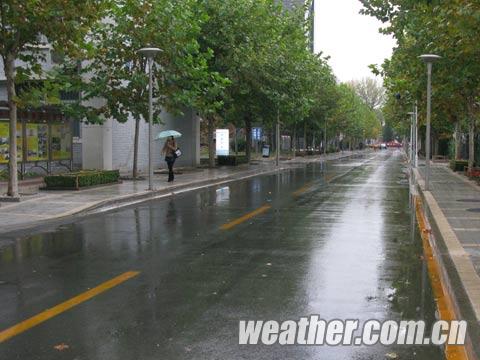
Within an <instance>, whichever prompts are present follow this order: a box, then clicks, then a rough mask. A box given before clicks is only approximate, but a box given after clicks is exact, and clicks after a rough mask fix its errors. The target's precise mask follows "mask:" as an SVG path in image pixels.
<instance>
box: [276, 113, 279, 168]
mask: <svg viewBox="0 0 480 360" xmlns="http://www.w3.org/2000/svg"><path fill="white" fill-rule="evenodd" d="M275 137H276V140H275V142H276V143H277V148H276V149H275V150H276V154H275V166H277V167H278V166H279V165H280V109H277V124H276V125H275Z"/></svg>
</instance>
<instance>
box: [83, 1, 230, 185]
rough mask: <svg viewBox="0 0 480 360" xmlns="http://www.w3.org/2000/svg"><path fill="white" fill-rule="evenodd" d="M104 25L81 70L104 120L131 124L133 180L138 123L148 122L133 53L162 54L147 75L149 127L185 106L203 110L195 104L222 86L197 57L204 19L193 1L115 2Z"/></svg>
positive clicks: (204, 55) (143, 80)
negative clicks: (151, 102) (151, 91)
mask: <svg viewBox="0 0 480 360" xmlns="http://www.w3.org/2000/svg"><path fill="white" fill-rule="evenodd" d="M108 19H109V20H110V21H105V22H103V23H102V24H101V26H99V27H98V28H97V29H96V30H95V32H94V37H93V41H94V46H95V48H96V49H95V52H94V54H95V56H94V58H93V59H92V62H91V63H90V65H89V66H88V67H87V68H86V71H87V72H89V73H90V74H91V83H90V87H89V91H88V97H89V98H93V97H101V98H103V99H104V100H105V102H104V106H102V107H101V108H100V111H101V113H102V114H103V115H104V116H105V117H106V118H110V117H111V118H114V119H116V120H117V121H119V122H126V121H128V120H129V119H130V118H133V119H134V121H135V132H134V157H133V169H132V175H133V177H134V178H136V177H137V176H138V145H139V127H140V121H141V120H142V119H144V120H145V121H148V97H147V96H146V91H147V85H148V76H147V74H146V73H145V68H146V59H145V58H144V57H142V56H141V55H140V54H139V53H138V50H139V49H140V48H142V47H148V46H151V47H158V48H160V49H161V50H162V52H161V53H160V54H158V55H157V56H156V58H155V63H156V64H157V66H155V68H154V69H153V72H154V78H155V86H154V98H155V101H154V109H153V110H154V122H155V123H161V119H160V114H161V112H162V111H163V110H164V109H166V110H169V111H172V112H176V113H180V112H181V111H182V109H183V108H185V107H187V106H194V105H200V104H203V103H202V102H201V101H200V100H201V99H203V100H204V99H205V97H206V96H207V95H209V93H211V92H212V91H213V92H216V91H220V90H221V88H222V86H223V85H222V84H223V82H222V79H221V78H219V76H217V74H214V73H210V72H209V71H208V66H207V60H208V58H209V57H211V55H212V54H211V52H210V51H206V52H202V51H201V49H200V46H199V43H198V41H197V39H198V36H199V32H200V29H201V24H202V23H203V22H205V21H206V20H207V17H206V15H205V14H204V12H203V11H202V10H201V9H200V8H199V7H198V6H197V2H196V1H195V0H177V1H172V0H145V1H144V0H115V1H114V2H113V3H112V5H111V7H110V10H109V11H108ZM211 89H213V90H211ZM216 105H217V104H216V103H214V104H210V108H212V107H215V106H216ZM203 108H206V105H205V106H203Z"/></svg>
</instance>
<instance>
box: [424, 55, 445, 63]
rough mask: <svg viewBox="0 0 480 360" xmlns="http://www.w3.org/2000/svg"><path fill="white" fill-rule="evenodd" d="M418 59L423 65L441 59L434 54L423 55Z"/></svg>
mask: <svg viewBox="0 0 480 360" xmlns="http://www.w3.org/2000/svg"><path fill="white" fill-rule="evenodd" d="M419 58H420V59H422V60H423V61H424V62H425V64H432V63H434V62H435V61H437V60H439V59H441V58H442V57H441V56H438V55H435V54H424V55H420V56H419Z"/></svg>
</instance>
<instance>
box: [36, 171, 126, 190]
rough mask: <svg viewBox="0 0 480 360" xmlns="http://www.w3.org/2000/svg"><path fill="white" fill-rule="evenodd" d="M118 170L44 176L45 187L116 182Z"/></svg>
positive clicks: (56, 187) (54, 187) (65, 187)
mask: <svg viewBox="0 0 480 360" xmlns="http://www.w3.org/2000/svg"><path fill="white" fill-rule="evenodd" d="M119 178H120V173H119V171H118V170H86V171H78V172H72V173H66V174H59V175H49V176H45V178H44V180H45V184H47V189H77V190H78V189H79V188H82V187H87V186H95V185H102V184H110V183H116V182H118V180H119Z"/></svg>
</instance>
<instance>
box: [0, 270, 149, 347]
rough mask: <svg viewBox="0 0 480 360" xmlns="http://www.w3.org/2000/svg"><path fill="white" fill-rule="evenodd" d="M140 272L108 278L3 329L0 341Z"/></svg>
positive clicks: (129, 272) (130, 272)
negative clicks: (91, 287)
mask: <svg viewBox="0 0 480 360" xmlns="http://www.w3.org/2000/svg"><path fill="white" fill-rule="evenodd" d="M138 274H140V272H138V271H128V272H126V273H124V274H122V275H119V276H117V277H115V278H113V279H111V280H108V281H106V282H104V283H103V284H100V285H98V286H97V287H95V288H93V289H90V290H88V291H85V292H84V293H82V294H80V295H77V296H75V297H73V298H71V299H70V300H67V301H65V302H63V303H61V304H58V305H56V306H54V307H52V308H50V309H47V310H45V311H43V312H41V313H40V314H38V315H35V316H33V317H31V318H29V319H27V320H24V321H22V322H21V323H18V324H17V325H14V326H12V327H10V328H8V329H6V330H3V331H2V332H0V343H2V342H4V341H7V340H8V339H10V338H12V337H14V336H16V335H19V334H21V333H23V332H24V331H27V330H29V329H31V328H32V327H34V326H37V325H39V324H41V323H43V322H45V321H47V320H49V319H51V318H53V317H55V316H57V315H59V314H61V313H63V312H65V311H67V310H69V309H71V308H73V307H74V306H77V305H79V304H81V303H83V302H85V301H87V300H90V299H91V298H93V297H94V296H97V295H99V294H101V293H103V292H105V291H107V290H109V289H111V288H113V287H115V286H117V285H119V284H121V283H123V282H125V281H127V280H129V279H131V278H133V277H135V276H137V275H138Z"/></svg>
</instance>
